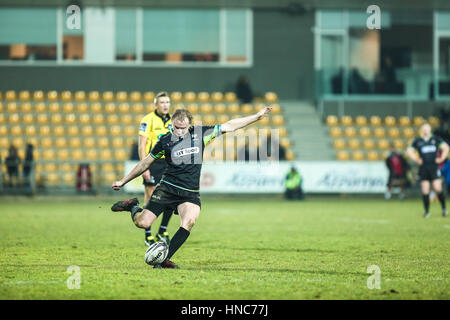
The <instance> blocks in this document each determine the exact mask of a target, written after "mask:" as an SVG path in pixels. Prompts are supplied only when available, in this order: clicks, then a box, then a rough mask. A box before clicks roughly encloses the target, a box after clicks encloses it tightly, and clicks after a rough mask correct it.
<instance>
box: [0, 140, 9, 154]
mask: <svg viewBox="0 0 450 320" xmlns="http://www.w3.org/2000/svg"><path fill="white" fill-rule="evenodd" d="M8 147H9V140H8V138H7V137H0V148H8ZM5 151H6V156H3V154H0V157H1V158H2V159H4V158H6V157H7V156H8V150H6V149H5Z"/></svg>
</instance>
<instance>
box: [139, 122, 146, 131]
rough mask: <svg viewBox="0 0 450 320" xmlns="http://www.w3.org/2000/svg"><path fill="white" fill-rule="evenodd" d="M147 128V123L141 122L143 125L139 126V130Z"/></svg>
mask: <svg viewBox="0 0 450 320" xmlns="http://www.w3.org/2000/svg"><path fill="white" fill-rule="evenodd" d="M145 130H147V124H146V123H141V126H140V127H139V131H142V132H145Z"/></svg>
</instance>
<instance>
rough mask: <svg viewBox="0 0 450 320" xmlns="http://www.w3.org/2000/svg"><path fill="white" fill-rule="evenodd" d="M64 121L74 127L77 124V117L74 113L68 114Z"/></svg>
mask: <svg viewBox="0 0 450 320" xmlns="http://www.w3.org/2000/svg"><path fill="white" fill-rule="evenodd" d="M64 120H65V123H66V124H67V125H73V124H75V123H76V122H77V117H76V116H75V114H74V113H68V114H66V116H65V119H64Z"/></svg>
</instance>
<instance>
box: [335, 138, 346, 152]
mask: <svg viewBox="0 0 450 320" xmlns="http://www.w3.org/2000/svg"><path fill="white" fill-rule="evenodd" d="M333 147H334V148H335V149H339V150H342V149H344V148H345V140H344V139H336V140H334V141H333Z"/></svg>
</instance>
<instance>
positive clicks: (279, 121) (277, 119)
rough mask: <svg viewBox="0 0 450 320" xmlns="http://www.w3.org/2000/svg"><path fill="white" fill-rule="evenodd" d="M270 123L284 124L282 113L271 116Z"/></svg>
mask: <svg viewBox="0 0 450 320" xmlns="http://www.w3.org/2000/svg"><path fill="white" fill-rule="evenodd" d="M272 123H273V124H274V125H276V126H282V125H284V118H283V116H282V115H279V114H276V115H274V116H273V117H272Z"/></svg>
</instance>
